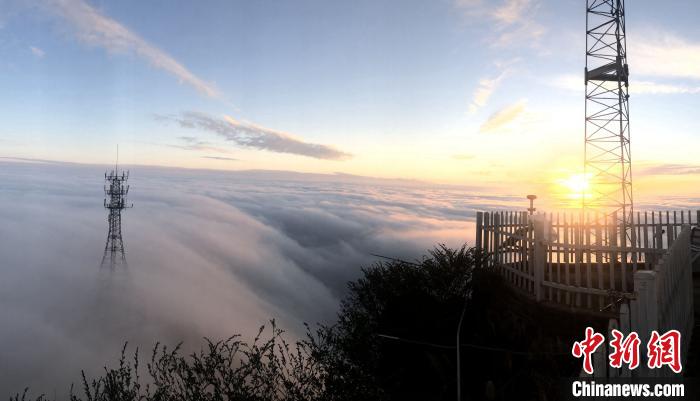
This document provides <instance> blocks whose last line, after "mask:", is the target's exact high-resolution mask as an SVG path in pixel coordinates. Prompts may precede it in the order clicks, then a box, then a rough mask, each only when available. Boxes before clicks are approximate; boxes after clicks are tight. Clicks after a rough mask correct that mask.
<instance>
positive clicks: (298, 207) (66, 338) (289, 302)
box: [0, 160, 522, 398]
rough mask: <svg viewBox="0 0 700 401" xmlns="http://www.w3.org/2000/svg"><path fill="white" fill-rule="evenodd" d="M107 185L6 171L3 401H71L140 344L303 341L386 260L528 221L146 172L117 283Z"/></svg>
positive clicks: (337, 186) (366, 183)
mask: <svg viewBox="0 0 700 401" xmlns="http://www.w3.org/2000/svg"><path fill="white" fill-rule="evenodd" d="M104 170H105V167H104V166H90V165H78V164H69V163H52V162H40V161H24V162H23V161H17V160H13V161H9V160H4V161H0V322H1V323H0V397H2V396H3V395H7V394H10V393H14V392H19V391H22V390H23V389H24V388H25V387H26V386H29V387H30V388H32V391H33V393H41V392H45V393H46V394H47V395H49V396H53V395H54V394H56V395H57V396H58V397H59V398H62V396H64V395H65V394H66V393H67V391H68V388H69V386H70V384H71V383H76V384H77V381H78V380H79V378H80V370H81V369H84V370H85V371H86V373H87V374H88V376H89V375H91V374H99V372H100V371H101V369H102V367H103V366H105V364H110V365H113V364H114V363H115V362H116V360H117V358H118V356H119V352H120V350H121V347H122V346H123V344H124V342H126V341H128V342H129V346H130V349H131V350H132V351H133V349H134V348H135V347H137V346H138V347H140V349H141V350H143V351H142V352H143V354H148V352H146V351H149V350H150V349H151V348H152V346H153V345H154V344H155V342H156V341H160V342H162V343H165V344H170V345H175V344H177V343H179V342H181V341H183V342H184V349H185V350H195V349H198V348H199V346H200V345H201V344H202V338H203V337H205V336H206V337H208V338H212V339H222V338H227V337H229V336H230V335H232V334H236V333H241V334H243V335H244V337H246V338H251V337H252V336H253V335H254V334H255V333H256V332H257V329H258V328H259V327H260V326H261V325H262V324H265V323H266V322H267V321H268V320H269V319H271V318H275V319H276V320H277V322H278V324H279V325H280V326H282V327H283V328H284V329H286V330H288V332H289V334H290V336H296V335H300V334H302V333H303V326H302V323H303V322H308V323H311V324H312V325H313V324H315V323H316V322H321V323H332V322H333V321H334V318H335V314H336V312H337V309H338V304H339V301H340V299H341V298H342V297H343V295H344V293H345V289H346V283H347V282H348V281H349V280H353V279H355V278H357V277H358V276H359V275H360V274H361V270H360V269H361V267H362V266H368V265H370V264H371V263H372V262H373V261H375V260H377V257H376V256H373V255H372V254H379V255H386V256H390V257H397V258H404V259H409V260H411V259H416V258H420V257H421V256H422V255H423V254H425V253H426V250H427V249H429V248H431V247H432V246H434V245H435V244H437V243H445V244H447V245H449V246H459V245H461V244H462V243H464V242H468V243H471V241H472V238H473V235H474V233H473V231H474V227H473V219H474V215H475V210H477V209H485V208H489V207H492V208H497V207H503V206H512V205H518V206H522V200H520V199H516V198H510V197H499V196H490V197H484V196H477V195H475V193H476V192H478V189H477V188H458V187H446V186H435V185H429V184H425V183H419V182H414V181H400V180H382V179H371V178H364V177H356V176H350V175H342V174H334V175H320V174H301V173H289V172H263V171H244V172H222V171H203V170H185V169H167V168H155V167H133V168H131V178H130V180H129V182H130V184H131V190H130V193H129V195H130V201H132V202H133V203H134V208H133V209H129V210H126V211H125V212H124V214H123V237H124V243H125V247H126V251H127V260H128V267H127V268H125V269H117V270H116V271H111V270H110V269H109V268H100V260H101V258H102V253H103V249H104V242H105V237H106V233H107V231H106V230H107V221H106V211H105V209H104V208H103V205H102V199H103V196H104V194H103V190H102V185H103V180H104ZM486 205H488V207H487V206H486Z"/></svg>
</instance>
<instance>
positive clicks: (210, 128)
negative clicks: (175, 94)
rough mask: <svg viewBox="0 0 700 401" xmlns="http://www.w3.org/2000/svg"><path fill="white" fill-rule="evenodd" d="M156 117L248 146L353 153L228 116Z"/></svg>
mask: <svg viewBox="0 0 700 401" xmlns="http://www.w3.org/2000/svg"><path fill="white" fill-rule="evenodd" d="M156 118H157V119H159V120H163V121H174V122H176V123H178V124H179V125H180V126H181V127H183V128H189V129H197V130H203V131H207V132H211V133H214V134H217V135H219V136H220V137H222V138H223V139H225V140H227V141H230V142H233V143H235V144H237V145H239V146H243V147H247V148H254V149H260V150H267V151H270V152H278V153H291V154H296V155H301V156H308V157H313V158H317V159H328V160H345V159H349V158H350V157H352V155H351V154H349V153H345V152H342V151H340V150H338V149H335V148H333V147H331V146H327V145H320V144H315V143H310V142H305V141H303V140H301V139H299V138H296V137H294V136H292V135H290V134H288V133H286V132H281V131H276V130H273V129H270V128H265V127H261V126H259V125H255V124H252V123H248V122H241V121H238V120H235V119H234V118H232V117H229V116H225V117H224V118H223V119H220V118H215V117H211V116H209V115H207V114H204V113H200V112H192V111H190V112H185V113H181V114H179V115H167V116H156Z"/></svg>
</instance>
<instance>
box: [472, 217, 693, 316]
mask: <svg viewBox="0 0 700 401" xmlns="http://www.w3.org/2000/svg"><path fill="white" fill-rule="evenodd" d="M698 221H700V211H697V212H695V213H691V212H690V211H684V212H670V211H668V212H644V213H641V212H639V213H637V221H635V226H634V234H633V235H631V238H630V236H628V235H626V234H625V232H624V231H623V230H620V229H619V227H618V226H617V225H618V221H617V219H616V218H615V217H614V216H610V217H605V216H602V215H597V216H596V215H585V216H584V215H583V214H580V213H557V214H552V213H549V214H545V213H542V214H537V215H532V216H531V215H528V214H527V213H526V212H513V211H506V212H487V213H484V212H478V213H477V218H476V230H477V232H476V246H477V247H478V248H480V249H482V250H483V251H484V252H485V254H486V255H488V258H487V259H486V262H485V263H486V265H487V266H489V267H492V268H494V269H496V270H497V271H499V272H500V273H501V275H502V276H503V277H504V278H505V279H506V280H507V281H508V282H509V283H510V284H511V285H512V286H513V287H514V288H516V289H518V290H520V291H522V292H524V293H526V294H528V295H530V296H532V297H534V298H535V299H536V300H537V301H544V302H549V303H554V304H559V305H564V306H567V307H571V308H581V309H587V310H591V311H601V310H603V311H605V310H607V309H609V308H611V307H614V304H615V303H619V302H620V300H621V299H624V298H629V297H630V296H631V295H632V293H633V292H634V291H633V289H634V274H635V273H636V272H637V271H639V270H649V269H651V268H652V266H654V265H655V264H657V263H658V261H659V259H660V258H661V257H662V255H663V254H664V253H665V252H666V250H668V249H669V248H670V247H672V246H673V244H674V242H675V241H677V239H678V238H679V235H680V233H681V230H682V227H683V226H684V225H687V224H695V225H697V224H698Z"/></svg>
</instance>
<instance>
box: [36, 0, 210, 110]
mask: <svg viewBox="0 0 700 401" xmlns="http://www.w3.org/2000/svg"><path fill="white" fill-rule="evenodd" d="M43 4H44V5H45V6H46V7H47V8H48V9H49V10H50V11H51V12H52V13H54V14H56V15H58V16H60V17H61V18H62V19H63V20H65V21H66V22H68V23H69V25H70V27H71V28H72V30H73V31H74V34H75V36H76V37H77V38H78V39H79V40H80V41H82V42H85V43H87V44H90V45H93V46H99V47H102V48H104V49H106V50H107V51H109V52H113V53H134V54H136V55H138V56H139V57H141V58H143V59H145V60H147V61H148V62H149V63H151V65H153V66H154V67H156V68H159V69H161V70H163V71H166V72H168V73H169V74H171V75H173V76H175V77H176V78H177V79H178V80H179V81H180V82H181V83H185V84H187V85H190V86H191V87H193V88H194V89H196V90H197V91H198V92H200V93H201V94H204V95H206V96H209V97H214V98H216V97H219V92H218V90H217V89H216V87H215V86H214V85H213V84H211V83H209V82H206V81H204V80H202V79H201V78H199V77H197V76H196V75H195V74H193V73H192V72H191V71H189V70H188V69H187V68H185V66H183V65H182V64H180V63H179V62H178V61H177V60H175V59H174V58H173V57H171V56H170V55H169V54H167V53H166V52H164V51H163V50H160V49H159V48H157V47H155V46H153V45H151V44H150V43H148V42H147V41H145V40H144V39H143V38H141V37H140V36H139V35H137V34H136V33H134V32H132V31H130V30H129V29H128V28H127V27H125V26H124V25H122V24H120V23H119V22H117V21H116V20H114V19H112V18H109V17H107V16H105V15H103V14H102V13H100V12H99V11H98V10H96V9H95V8H94V7H92V6H91V5H89V4H87V3H86V2H85V1H83V0H43Z"/></svg>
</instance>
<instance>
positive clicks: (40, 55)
mask: <svg viewBox="0 0 700 401" xmlns="http://www.w3.org/2000/svg"><path fill="white" fill-rule="evenodd" d="M29 51H30V52H32V54H33V55H34V57H36V58H44V56H45V55H46V52H45V51H43V50H41V49H40V48H38V47H34V46H29Z"/></svg>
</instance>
